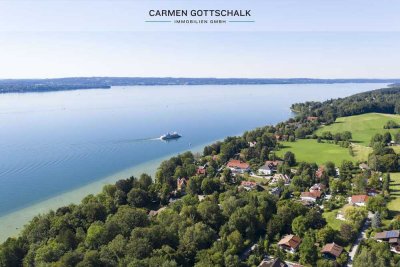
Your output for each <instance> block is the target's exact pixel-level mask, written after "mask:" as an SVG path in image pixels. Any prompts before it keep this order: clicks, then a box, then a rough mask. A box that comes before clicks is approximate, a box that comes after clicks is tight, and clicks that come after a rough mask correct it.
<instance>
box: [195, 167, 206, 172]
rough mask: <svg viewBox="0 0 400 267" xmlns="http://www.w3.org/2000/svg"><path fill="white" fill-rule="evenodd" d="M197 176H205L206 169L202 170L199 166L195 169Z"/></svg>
mask: <svg viewBox="0 0 400 267" xmlns="http://www.w3.org/2000/svg"><path fill="white" fill-rule="evenodd" d="M196 172H197V174H206V168H204V167H203V166H200V167H198V168H197V171H196Z"/></svg>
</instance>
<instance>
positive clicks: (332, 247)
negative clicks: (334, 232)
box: [321, 243, 343, 257]
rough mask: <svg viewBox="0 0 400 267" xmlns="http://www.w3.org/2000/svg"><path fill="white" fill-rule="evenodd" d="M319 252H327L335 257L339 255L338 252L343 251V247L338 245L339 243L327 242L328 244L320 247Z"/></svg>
mask: <svg viewBox="0 0 400 267" xmlns="http://www.w3.org/2000/svg"><path fill="white" fill-rule="evenodd" d="M321 252H322V253H329V254H331V255H333V256H335V257H339V256H340V254H342V252H343V247H341V246H339V245H337V244H335V243H329V244H326V245H325V246H324V247H323V248H322V250H321Z"/></svg>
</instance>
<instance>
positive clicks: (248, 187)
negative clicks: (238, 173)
mask: <svg viewBox="0 0 400 267" xmlns="http://www.w3.org/2000/svg"><path fill="white" fill-rule="evenodd" d="M240 185H241V186H242V187H243V188H244V189H246V190H247V191H250V190H253V189H255V188H257V183H256V182H250V181H242V182H241V183H240Z"/></svg>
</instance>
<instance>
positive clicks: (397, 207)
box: [388, 173, 400, 216]
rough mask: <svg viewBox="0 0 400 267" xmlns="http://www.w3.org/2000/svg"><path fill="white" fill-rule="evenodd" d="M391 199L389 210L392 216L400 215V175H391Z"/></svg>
mask: <svg viewBox="0 0 400 267" xmlns="http://www.w3.org/2000/svg"><path fill="white" fill-rule="evenodd" d="M390 198H391V201H390V202H389V203H388V209H389V210H390V213H391V215H393V216H395V215H399V214H400V173H391V174H390Z"/></svg>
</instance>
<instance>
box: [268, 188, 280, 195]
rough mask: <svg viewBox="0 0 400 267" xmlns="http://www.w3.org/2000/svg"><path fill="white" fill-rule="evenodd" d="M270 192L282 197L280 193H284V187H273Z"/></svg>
mask: <svg viewBox="0 0 400 267" xmlns="http://www.w3.org/2000/svg"><path fill="white" fill-rule="evenodd" d="M269 193H270V194H271V195H274V196H277V197H280V195H281V193H282V189H281V188H279V187H273V188H271V189H270V190H269Z"/></svg>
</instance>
